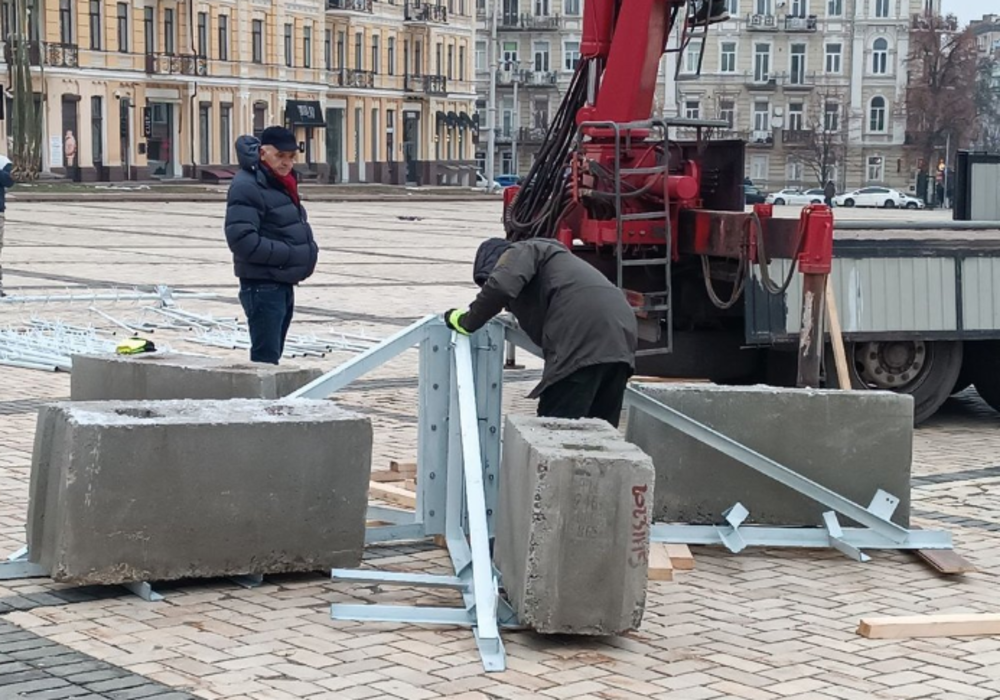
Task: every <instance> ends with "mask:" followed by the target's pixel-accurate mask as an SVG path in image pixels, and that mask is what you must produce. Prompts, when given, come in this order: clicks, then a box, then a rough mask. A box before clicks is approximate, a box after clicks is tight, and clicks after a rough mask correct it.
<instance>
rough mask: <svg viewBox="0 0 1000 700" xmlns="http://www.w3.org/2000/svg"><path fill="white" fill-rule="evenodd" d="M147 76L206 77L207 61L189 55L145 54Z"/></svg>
mask: <svg viewBox="0 0 1000 700" xmlns="http://www.w3.org/2000/svg"><path fill="white" fill-rule="evenodd" d="M146 74H147V75H208V59H207V58H205V57H203V56H193V55H190V54H185V55H176V54H168V53H148V54H146Z"/></svg>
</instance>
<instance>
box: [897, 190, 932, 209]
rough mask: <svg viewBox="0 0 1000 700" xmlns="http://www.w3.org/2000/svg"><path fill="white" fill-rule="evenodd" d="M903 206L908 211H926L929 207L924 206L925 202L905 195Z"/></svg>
mask: <svg viewBox="0 0 1000 700" xmlns="http://www.w3.org/2000/svg"><path fill="white" fill-rule="evenodd" d="M902 206H903V207H905V208H907V209H925V208H926V207H927V205H926V204H924V200H922V199H920V198H919V197H914V196H913V195H909V194H904V195H903V204H902Z"/></svg>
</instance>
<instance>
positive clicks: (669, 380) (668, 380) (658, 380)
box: [629, 376, 712, 384]
mask: <svg viewBox="0 0 1000 700" xmlns="http://www.w3.org/2000/svg"><path fill="white" fill-rule="evenodd" d="M629 381H630V382H642V383H644V384H711V383H712V382H711V380H709V379H685V378H683V377H646V376H633V377H632V378H631V379H629Z"/></svg>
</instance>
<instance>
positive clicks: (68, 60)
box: [45, 44, 80, 68]
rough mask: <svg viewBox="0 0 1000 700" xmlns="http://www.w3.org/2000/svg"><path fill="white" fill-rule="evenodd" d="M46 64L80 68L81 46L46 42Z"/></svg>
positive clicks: (57, 66)
mask: <svg viewBox="0 0 1000 700" xmlns="http://www.w3.org/2000/svg"><path fill="white" fill-rule="evenodd" d="M45 65H47V66H53V67H56V68H79V67H80V47H79V46H77V45H76V44H46V45H45Z"/></svg>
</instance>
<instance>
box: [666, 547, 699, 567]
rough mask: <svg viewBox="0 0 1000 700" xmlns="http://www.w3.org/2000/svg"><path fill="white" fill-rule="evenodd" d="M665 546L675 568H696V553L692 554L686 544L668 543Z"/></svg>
mask: <svg viewBox="0 0 1000 700" xmlns="http://www.w3.org/2000/svg"><path fill="white" fill-rule="evenodd" d="M664 546H665V547H666V548H667V555H668V556H669V557H670V563H671V564H672V565H673V567H674V568H675V569H677V570H678V571H690V570H691V569H693V568H694V555H693V554H691V550H690V548H688V546H687V545H686V544H668V545H664Z"/></svg>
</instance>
